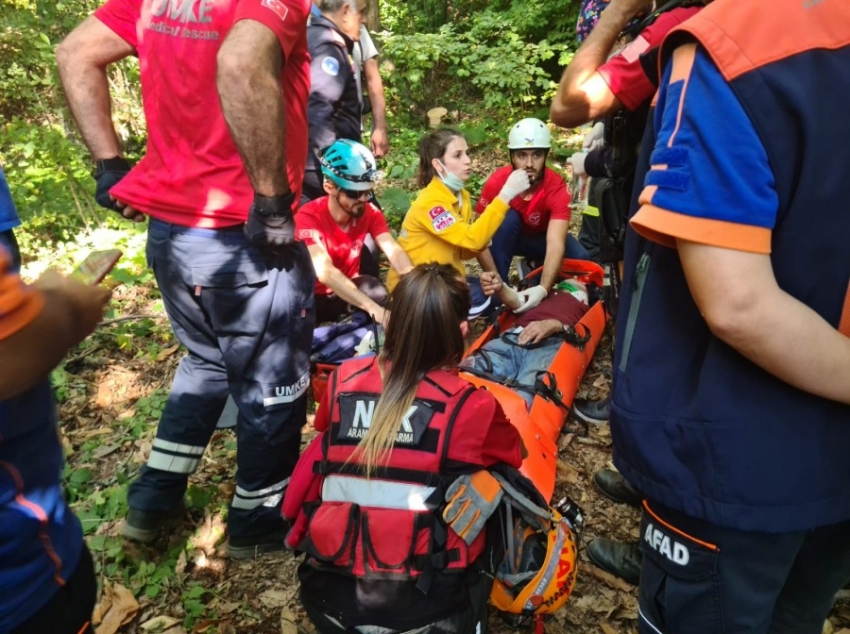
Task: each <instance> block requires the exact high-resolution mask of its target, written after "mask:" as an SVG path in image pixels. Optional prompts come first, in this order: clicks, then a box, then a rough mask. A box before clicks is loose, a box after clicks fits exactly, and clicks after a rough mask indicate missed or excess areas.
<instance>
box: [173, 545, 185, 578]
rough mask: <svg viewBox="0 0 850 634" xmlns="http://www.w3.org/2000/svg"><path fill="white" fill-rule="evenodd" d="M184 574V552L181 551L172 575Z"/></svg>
mask: <svg viewBox="0 0 850 634" xmlns="http://www.w3.org/2000/svg"><path fill="white" fill-rule="evenodd" d="M184 572H186V551H185V550H181V551H180V554H179V555H178V556H177V563H176V564H174V573H175V574H178V575H182V574H183V573H184Z"/></svg>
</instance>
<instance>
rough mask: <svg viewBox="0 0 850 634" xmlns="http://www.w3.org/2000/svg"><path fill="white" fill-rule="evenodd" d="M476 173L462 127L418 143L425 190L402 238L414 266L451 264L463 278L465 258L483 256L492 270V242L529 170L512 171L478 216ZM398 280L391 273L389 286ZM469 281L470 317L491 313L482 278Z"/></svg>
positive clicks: (404, 224)
mask: <svg viewBox="0 0 850 634" xmlns="http://www.w3.org/2000/svg"><path fill="white" fill-rule="evenodd" d="M471 174H472V159H471V158H470V156H469V146H468V145H467V143H466V139H465V138H464V137H463V135H462V134H461V133H460V132H458V131H457V130H455V129H453V128H438V129H436V130H432V131H431V132H429V133H428V134H426V135H425V136H424V137H422V140H421V141H419V186H420V187H422V188H424V189H422V191H421V192H419V196H417V198H416V200H415V201H413V204H412V205H411V206H410V209H409V210H408V212H407V214H406V215H405V217H404V221H403V222H402V225H401V231H400V232H399V237H398V243H399V244H400V245H401V247H402V248H403V249H404V250H405V251H406V252H407V255H408V256H409V257H410V259H411V261H412V262H413V264H422V263H424V262H437V263H439V264H451V265H452V266H453V267H454V268H455V270H456V271H457V272H458V274H459V275H461V276H462V277H463V276H465V275H466V270H465V269H464V266H463V261H464V260H469V259H471V258H478V259H479V263H480V264H481V265H482V267H483V268H484V269H485V270H488V269H490V268H492V266H493V265H492V256H490V254H489V252H487V245H488V244H490V239H491V238H492V237H493V234H495V233H496V230H497V229H498V228H499V225H501V224H502V221H503V220H504V219H505V214H506V213H507V212H508V207H509V203H510V201H511V200H512V199H513V198H514V197H516V196H518V195H519V194H520V193H522V192H524V191H525V190H526V189H528V188H529V186H530V183H529V181H528V174H527V173H526V172H525V170H515V171H514V172H513V173H511V175H510V176H508V179H507V181H505V184H504V185H503V186H502V189H501V191H500V192H499V194H498V195H497V196H496V197H495V198H494V199H493V202H491V203H490V204H489V205H488V206H487V207H486V208H485V209H484V211H483V212H481V214H480V215H478V216H476V215H475V214H474V213H473V211H472V206H471V204H470V199H469V192H468V191H466V189H464V185H465V183H466V181H467V179H469V177H470V175H471ZM494 270H495V269H494ZM398 280H399V276H398V275H397V274H396V273H395V272H394V271H390V272H389V274H388V275H387V286H388V287H389V288H390V289H392V288H393V287H394V286H395V285H396V284H397V283H398ZM468 282H469V284H470V288H471V290H472V293H473V297H472V311H471V312H470V314H469V316H470V317H476V316H478V315H480V314H483V313H484V312H485V311H486V309H487V307H488V305H489V298H487V297H486V296H485V295H484V294H483V292H481V288H480V285H479V284H478V279H477V278H474V277H473V278H470V279H468Z"/></svg>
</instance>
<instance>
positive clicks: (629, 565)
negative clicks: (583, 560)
mask: <svg viewBox="0 0 850 634" xmlns="http://www.w3.org/2000/svg"><path fill="white" fill-rule="evenodd" d="M587 558H588V559H590V561H591V563H592V564H593V565H594V566H596V567H597V568H602V570H604V571H605V572H608V573H611V574H612V575H614V576H615V577H619V578H620V579H622V580H623V581H625V582H627V583H630V584H632V585H633V586H636V585H638V583H639V582H640V567H641V563H642V562H643V555H642V554H641V552H640V547H639V546H638V545H637V542H630V543H628V544H624V543H623V542H618V541H615V540H613V539H605V538H604V537H600V538H598V539H594V540H593V541H592V542H590V543H589V544H588V545H587Z"/></svg>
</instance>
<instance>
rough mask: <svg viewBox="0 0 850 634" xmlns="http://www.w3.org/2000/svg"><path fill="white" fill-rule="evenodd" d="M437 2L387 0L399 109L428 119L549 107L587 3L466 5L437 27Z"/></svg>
mask: <svg viewBox="0 0 850 634" xmlns="http://www.w3.org/2000/svg"><path fill="white" fill-rule="evenodd" d="M436 1H437V0H419V2H412V3H403V4H401V3H386V2H385V3H384V15H383V16H382V19H383V21H384V25H385V26H387V27H389V28H390V30H389V31H387V32H385V33H384V34H383V44H384V48H383V51H382V53H383V56H384V59H385V60H387V64H386V65H385V70H386V71H387V72H385V76H386V78H387V79H386V89H387V92H388V98H389V103H390V107H391V110H393V111H394V112H398V113H409V114H412V115H414V116H416V117H421V116H423V115H424V112H425V111H426V110H428V109H429V108H431V107H433V106H436V105H443V106H446V107H450V106H456V107H458V108H460V105H459V104H467V105H468V106H472V107H473V108H474V109H476V110H477V111H478V110H480V109H481V108H483V109H484V110H486V111H490V112H494V113H500V114H504V113H508V112H510V113H513V114H517V113H520V112H527V111H528V110H529V109H530V108H534V107H539V106H540V105H541V104H543V103H548V101H549V100H551V97H552V95H553V93H554V89H555V88H556V86H557V84H556V80H557V79H558V78H559V76H560V73H561V67H562V66H563V65H564V64H565V63H566V62H567V61H569V59H570V58H571V55H572V50H573V49H574V46H575V21H576V16H577V13H578V6H579V3H578V2H576V1H573V0H561V1H560V2H544V1H543V0H512V1H510V2H501V3H496V4H495V5H493V6H487V5H486V3H476V2H466V3H461V4H458V5H453V6H452V7H451V10H448V9H447V13H446V15H447V16H448V18H450V19H446V20H443V21H442V22H441V23H440V24H439V25H431V26H433V28H426V27H425V25H426V24H430V23H431V20H433V15H435V14H434V13H431V14H428V15H427V16H424V15H420V12H422V11H423V10H424V5H426V4H433V3H434V2H436Z"/></svg>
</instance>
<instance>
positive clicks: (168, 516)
mask: <svg viewBox="0 0 850 634" xmlns="http://www.w3.org/2000/svg"><path fill="white" fill-rule="evenodd" d="M185 513H186V506H185V505H184V504H183V500H180V504H179V505H178V506H177V507H175V508H174V509H172V510H170V511H164V512H161V511H143V510H141V509H134V508H131V509H130V510H129V511H128V512H127V517H126V518H124V523H123V524H122V525H121V535H122V536H124V537H126V538H127V539H132V540H133V541H137V542H141V543H143V544H147V543H149V542H152V541H153V540H154V539H155V538H156V535H157V533H158V532H159V529H160V528H174V527H175V526H177V525H178V524H179V523H180V520H182V519H183V516H184V515H185Z"/></svg>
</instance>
